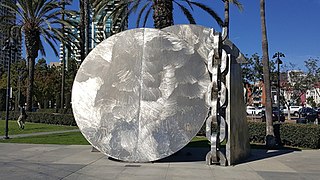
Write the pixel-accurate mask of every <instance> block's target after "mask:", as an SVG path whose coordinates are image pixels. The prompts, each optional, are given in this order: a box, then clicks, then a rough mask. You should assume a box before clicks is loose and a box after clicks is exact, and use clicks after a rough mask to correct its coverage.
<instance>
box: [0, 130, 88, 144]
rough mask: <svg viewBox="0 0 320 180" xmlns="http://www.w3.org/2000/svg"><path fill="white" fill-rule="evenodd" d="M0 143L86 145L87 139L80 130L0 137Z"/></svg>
mask: <svg viewBox="0 0 320 180" xmlns="http://www.w3.org/2000/svg"><path fill="white" fill-rule="evenodd" d="M0 143H28V144H65V145H88V144H89V143H88V141H87V140H86V139H85V138H84V137H83V136H82V134H81V133H80V132H68V133H61V134H50V135H40V136H30V137H23V138H12V139H0Z"/></svg>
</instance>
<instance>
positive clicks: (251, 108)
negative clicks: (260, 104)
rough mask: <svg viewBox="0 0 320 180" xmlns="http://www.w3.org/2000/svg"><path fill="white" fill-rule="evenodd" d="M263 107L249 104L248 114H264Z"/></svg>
mask: <svg viewBox="0 0 320 180" xmlns="http://www.w3.org/2000/svg"><path fill="white" fill-rule="evenodd" d="M262 111H263V109H262V108H256V107H254V106H247V115H259V116H261V115H262Z"/></svg>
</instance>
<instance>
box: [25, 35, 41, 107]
mask: <svg viewBox="0 0 320 180" xmlns="http://www.w3.org/2000/svg"><path fill="white" fill-rule="evenodd" d="M25 44H26V54H27V60H28V71H29V74H28V86H27V108H26V110H27V111H28V112H31V111H32V104H33V103H32V96H33V83H34V65H35V60H36V58H37V57H38V51H39V49H40V48H39V44H40V32H38V31H37V30H36V29H28V30H25Z"/></svg>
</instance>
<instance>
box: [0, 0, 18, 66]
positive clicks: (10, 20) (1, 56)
mask: <svg viewBox="0 0 320 180" xmlns="http://www.w3.org/2000/svg"><path fill="white" fill-rule="evenodd" d="M13 1H15V0H13ZM3 2H4V0H0V3H3ZM0 17H6V18H3V19H2V21H1V24H2V25H8V26H10V25H14V24H15V23H16V18H15V13H14V12H13V11H11V10H10V9H8V8H6V7H3V6H0ZM16 37H17V36H16V34H12V39H13V40H14V43H13V44H14V47H12V48H11V63H15V62H16V61H17V60H20V59H21V46H22V45H21V40H19V39H17V38H16ZM8 40H9V31H8V28H1V29H0V47H1V48H0V65H1V68H6V67H7V66H8V63H9V60H10V55H9V51H8V49H5V48H4V47H5V45H6V41H8Z"/></svg>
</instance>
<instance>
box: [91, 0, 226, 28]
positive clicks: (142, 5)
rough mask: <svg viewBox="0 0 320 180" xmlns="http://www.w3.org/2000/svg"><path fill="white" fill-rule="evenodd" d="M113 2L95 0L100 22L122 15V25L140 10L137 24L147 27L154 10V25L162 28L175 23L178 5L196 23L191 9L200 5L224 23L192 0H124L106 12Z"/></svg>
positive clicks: (111, 0) (220, 21) (204, 6)
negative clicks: (174, 14)
mask: <svg viewBox="0 0 320 180" xmlns="http://www.w3.org/2000/svg"><path fill="white" fill-rule="evenodd" d="M112 2H113V0H93V7H94V9H95V14H94V17H97V16H99V18H98V20H99V22H104V21H105V20H106V19H109V18H112V19H113V20H114V21H113V22H115V20H117V19H119V17H121V18H122V21H121V23H120V25H123V23H125V22H126V19H127V18H128V16H129V15H130V14H132V13H134V12H137V11H138V17H137V21H136V26H137V27H139V26H140V22H141V20H142V22H143V23H142V25H143V27H145V26H146V23H147V19H148V17H149V16H150V14H151V12H153V20H154V27H155V28H159V29H161V28H164V27H167V26H171V25H173V24H174V21H173V9H174V8H173V7H174V5H176V6H177V7H178V9H180V10H181V11H182V12H183V13H184V15H185V16H186V18H187V19H188V21H189V22H190V24H195V23H196V22H195V19H194V18H193V16H192V13H191V11H190V9H191V10H193V8H194V7H198V8H200V9H202V10H204V11H205V12H207V13H208V14H209V15H210V16H211V17H213V18H214V19H215V20H216V21H217V23H218V24H219V25H220V26H222V25H223V21H222V20H221V18H220V17H219V16H218V14H217V13H216V12H215V11H214V10H212V9H211V8H210V7H208V6H206V5H205V4H203V3H200V2H194V1H190V0H180V1H178V0H135V1H133V0H122V1H121V2H119V3H117V4H116V5H115V8H114V10H113V12H112V13H111V14H106V12H105V11H104V10H105V9H106V8H107V6H108V5H109V4H110V3H112Z"/></svg>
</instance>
